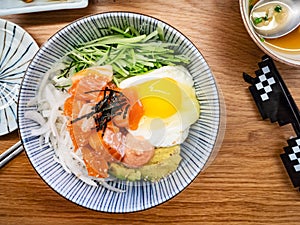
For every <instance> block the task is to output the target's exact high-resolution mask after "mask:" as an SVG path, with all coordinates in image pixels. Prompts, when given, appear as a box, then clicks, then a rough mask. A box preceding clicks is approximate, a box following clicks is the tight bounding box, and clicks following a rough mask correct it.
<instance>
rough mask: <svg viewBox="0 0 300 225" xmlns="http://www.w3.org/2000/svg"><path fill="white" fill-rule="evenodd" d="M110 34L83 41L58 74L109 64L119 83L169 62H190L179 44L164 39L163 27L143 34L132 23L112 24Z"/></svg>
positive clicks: (63, 76) (72, 52)
mask: <svg viewBox="0 0 300 225" xmlns="http://www.w3.org/2000/svg"><path fill="white" fill-rule="evenodd" d="M108 30H109V32H110V34H109V35H107V36H104V37H100V38H97V39H95V40H92V41H89V42H85V43H82V44H80V45H78V46H77V47H76V48H75V49H74V50H72V51H71V52H69V53H68V54H67V56H66V57H65V60H64V64H65V65H66V67H65V69H63V70H61V73H60V74H59V75H58V77H57V79H59V78H69V77H71V76H72V75H73V73H76V72H78V71H80V70H82V69H85V68H87V67H91V66H102V65H107V64H110V65H112V67H113V71H114V79H113V81H114V82H115V83H116V84H117V85H118V84H119V83H120V82H121V81H122V80H124V79H126V78H127V77H130V76H136V75H140V74H144V73H145V72H148V71H150V70H153V69H157V68H160V67H162V66H166V65H176V64H187V63H189V59H188V58H187V57H186V56H184V55H182V54H178V53H176V52H175V51H174V49H175V48H176V47H177V45H176V44H173V43H168V42H165V41H164V33H163V30H162V28H160V27H158V28H157V30H155V31H153V32H152V33H150V34H148V35H146V34H140V33H139V32H138V31H137V30H136V29H134V28H133V27H127V28H125V29H120V28H118V27H110V28H109V29H108Z"/></svg>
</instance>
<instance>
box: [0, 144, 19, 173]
mask: <svg viewBox="0 0 300 225" xmlns="http://www.w3.org/2000/svg"><path fill="white" fill-rule="evenodd" d="M23 150H24V149H23V145H22V143H21V141H18V142H17V143H16V144H14V145H13V146H11V147H10V148H9V149H7V150H6V151H4V152H3V153H2V154H1V155H0V169H1V168H2V167H3V166H5V165H6V164H7V163H8V162H9V161H10V160H12V159H13V158H14V157H16V156H17V155H18V154H20V153H21V152H22V151H23Z"/></svg>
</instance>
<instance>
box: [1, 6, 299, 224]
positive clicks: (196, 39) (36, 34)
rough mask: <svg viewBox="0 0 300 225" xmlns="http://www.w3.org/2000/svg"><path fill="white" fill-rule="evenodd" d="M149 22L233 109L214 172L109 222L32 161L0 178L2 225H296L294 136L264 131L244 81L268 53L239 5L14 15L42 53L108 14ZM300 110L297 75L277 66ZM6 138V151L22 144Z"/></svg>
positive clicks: (18, 162)
mask: <svg viewBox="0 0 300 225" xmlns="http://www.w3.org/2000/svg"><path fill="white" fill-rule="evenodd" d="M119 10H121V11H133V12H139V13H144V14H148V15H152V16H154V17H157V18H158V19H161V20H163V21H165V22H167V23H169V24H171V25H173V26H174V27H176V28H177V29H179V30H180V31H182V32H183V33H184V34H185V35H186V36H187V37H189V39H190V40H191V41H192V42H193V43H194V44H195V45H196V46H197V47H198V48H199V50H200V51H201V52H202V54H203V55H204V57H205V59H206V60H207V62H208V64H209V65H210V67H211V70H212V71H213V73H214V75H215V77H216V79H217V81H218V83H219V86H220V88H221V89H222V91H223V95H224V98H225V102H226V108H227V109H226V110H227V117H226V120H227V127H226V133H225V137H224V141H223V144H222V147H221V148H220V150H219V153H218V155H217V157H216V158H215V160H214V161H213V163H212V164H211V165H210V166H209V167H208V168H207V169H206V170H205V171H204V172H203V173H202V174H201V175H199V176H198V177H197V178H196V179H195V181H194V182H193V183H192V184H191V185H190V186H188V187H187V188H186V189H185V191H183V192H182V193H181V194H179V195H177V196H176V197H175V198H173V199H171V200H170V201H168V202H166V203H164V204H162V205H159V206H157V207H155V208H152V209H149V210H146V211H142V212H137V213H130V214H108V213H100V212H95V211H91V210H88V209H85V208H82V207H79V206H77V205H75V204H73V203H71V202H69V201H67V200H65V199H64V198H63V197H61V196H59V195H58V194H57V193H55V192H54V191H53V190H52V189H50V188H49V187H48V186H47V185H46V184H45V183H44V182H43V181H42V180H41V179H40V177H39V176H38V175H37V173H36V172H35V171H34V169H33V168H32V167H31V164H30V163H29V161H28V159H27V157H26V155H25V153H24V152H23V153H21V154H20V155H19V156H18V157H17V158H15V159H14V160H13V161H11V162H10V163H9V164H7V165H6V166H5V167H4V168H2V169H1V170H0V187H1V191H0V224H1V225H2V224H3V225H6V224H13V225H15V224H23V225H25V224H30V225H34V224H38V225H40V224H43V225H46V224H56V225H59V224H64V225H66V224H72V225H77V224H85V225H88V224H155V223H157V224H184V225H187V224H299V223H300V211H299V209H300V193H299V192H298V191H297V190H295V189H294V188H293V186H292V184H291V182H290V180H289V177H288V175H287V173H286V171H285V169H284V167H283V164H282V162H281V160H280V157H279V155H280V153H283V147H284V146H286V145H287V142H286V140H287V139H288V138H289V137H290V136H292V135H294V132H293V130H292V128H291V127H290V126H285V127H279V126H278V125H277V124H271V123H270V122H269V121H263V120H262V119H261V117H260V115H259V113H258V110H257V108H256V106H255V104H254V102H253V100H252V98H251V96H250V94H249V92H248V89H247V87H248V84H246V83H245V82H244V81H243V79H242V72H243V71H245V72H247V73H250V74H251V75H253V74H254V71H255V70H256V69H257V63H258V62H259V61H260V59H261V56H263V55H264V53H263V52H262V51H261V50H260V49H259V48H258V47H257V46H256V45H255V44H254V42H252V40H251V39H250V37H249V36H248V34H247V32H246V30H245V29H244V25H243V23H242V19H241V16H240V11H239V4H238V1H237V0H202V1H198V0H176V1H171V0H152V1H145V0H128V1H121V0H99V1H98V2H97V1H94V2H90V4H89V6H88V7H87V8H85V9H76V10H65V11H52V12H41V13H32V14H22V15H10V16H4V17H2V18H4V19H7V20H9V21H12V22H14V23H16V24H18V25H20V26H21V27H23V28H24V29H26V30H27V31H28V32H29V33H30V34H31V35H32V36H33V38H34V39H35V40H36V41H37V43H38V44H39V45H42V44H43V43H44V42H45V41H46V40H47V39H48V38H49V37H50V36H51V35H53V34H54V33H55V32H56V31H58V30H59V29H60V28H62V27H64V26H65V25H67V24H68V23H70V22H72V21H73V20H75V19H78V18H80V17H83V16H86V15H89V14H94V13H100V12H106V11H119ZM276 65H277V68H278V69H279V71H280V73H281V75H282V77H283V79H284V80H285V82H286V84H287V86H288V88H289V89H290V92H291V93H292V95H293V97H294V99H295V101H296V102H298V103H299V104H300V88H299V86H300V79H299V78H300V68H293V67H291V66H288V65H284V64H282V63H279V62H276ZM18 138H19V137H18V133H17V132H13V133H11V134H9V135H5V136H2V137H0V151H1V152H2V151H4V150H5V149H7V148H8V147H9V146H11V145H13V144H14V143H15V142H17V141H18Z"/></svg>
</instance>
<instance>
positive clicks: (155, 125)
mask: <svg viewBox="0 0 300 225" xmlns="http://www.w3.org/2000/svg"><path fill="white" fill-rule="evenodd" d="M166 77H167V78H171V79H173V80H175V81H176V82H177V84H178V85H179V87H180V89H181V97H182V99H181V103H182V104H181V107H180V109H178V111H177V112H176V113H175V114H173V115H172V116H170V117H168V118H150V117H148V116H145V115H144V116H142V118H141V120H140V122H139V125H138V128H137V129H136V130H129V132H130V133H131V134H132V135H134V136H136V137H138V136H141V137H143V138H145V139H147V140H149V142H150V143H151V144H152V145H153V146H155V147H168V146H173V145H176V144H181V143H182V142H184V140H185V139H186V138H187V136H188V132H189V127H190V125H191V124H193V123H194V122H195V121H196V120H197V119H198V118H199V113H200V108H199V102H198V100H197V99H196V96H195V90H194V88H193V85H194V82H193V79H192V76H191V75H190V73H189V72H188V70H187V69H186V68H185V67H183V66H165V67H162V68H159V69H156V70H154V71H152V72H149V73H147V74H145V75H140V76H135V77H131V78H128V79H126V80H124V81H122V82H121V83H120V87H121V88H122V89H123V88H129V87H133V86H136V85H138V84H142V83H144V82H146V81H150V80H153V79H158V78H166ZM156 107H159V106H153V108H154V109H155V108H156Z"/></svg>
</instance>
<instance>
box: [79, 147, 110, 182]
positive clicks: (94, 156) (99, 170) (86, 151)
mask: <svg viewBox="0 0 300 225" xmlns="http://www.w3.org/2000/svg"><path fill="white" fill-rule="evenodd" d="M81 153H82V157H83V161H84V163H85V166H86V169H87V172H88V175H89V176H92V177H97V178H107V177H108V163H107V161H106V159H104V158H103V157H102V156H101V154H99V153H98V152H96V151H95V150H94V149H92V148H89V147H83V148H81Z"/></svg>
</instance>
